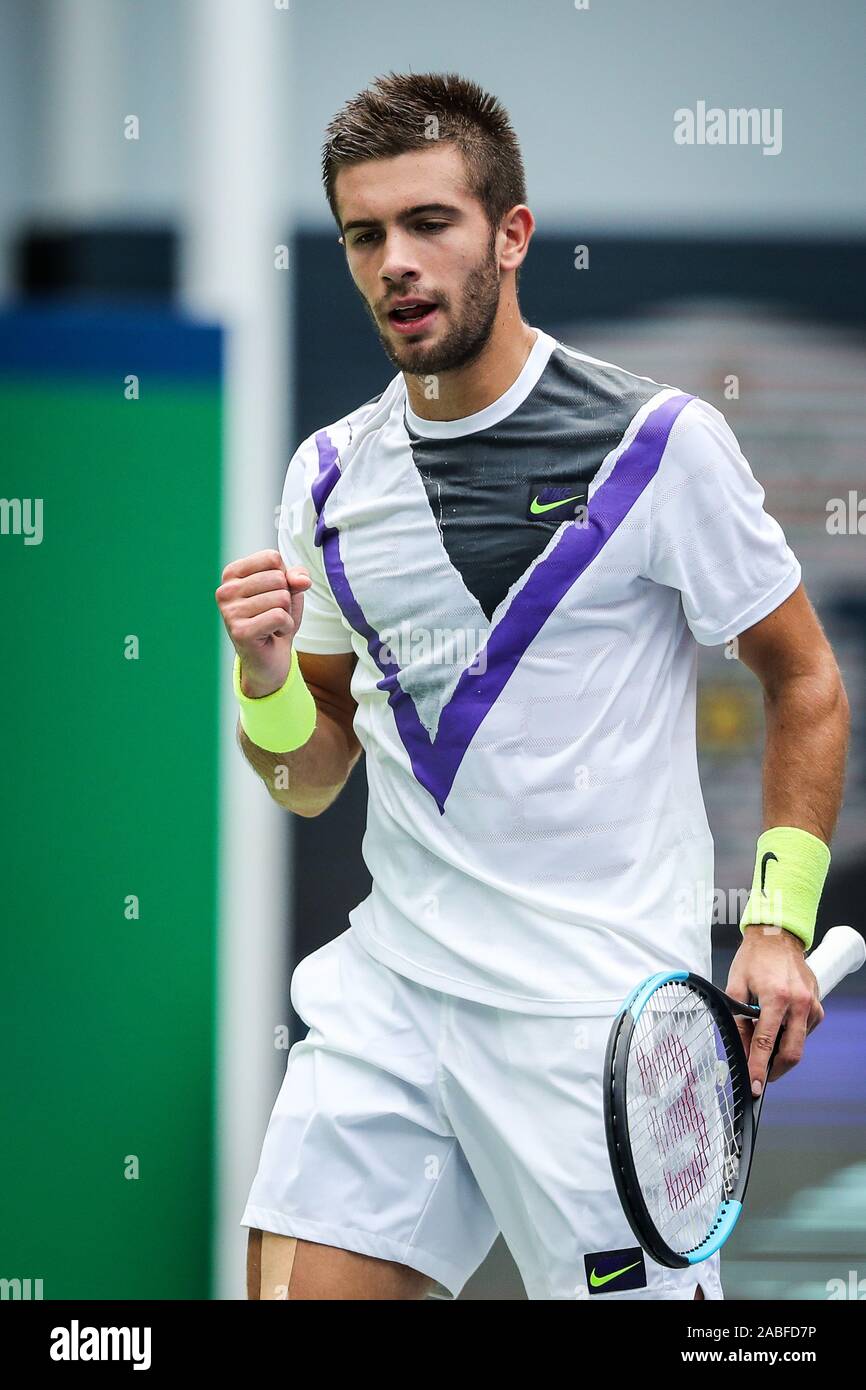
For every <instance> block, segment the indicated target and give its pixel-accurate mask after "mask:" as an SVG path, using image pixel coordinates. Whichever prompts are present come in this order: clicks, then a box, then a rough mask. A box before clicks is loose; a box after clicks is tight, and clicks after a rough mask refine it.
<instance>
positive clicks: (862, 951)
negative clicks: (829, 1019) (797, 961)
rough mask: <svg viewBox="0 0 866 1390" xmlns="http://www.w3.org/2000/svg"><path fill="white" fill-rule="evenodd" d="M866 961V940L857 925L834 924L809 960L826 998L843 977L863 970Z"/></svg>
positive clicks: (821, 995)
mask: <svg viewBox="0 0 866 1390" xmlns="http://www.w3.org/2000/svg"><path fill="white" fill-rule="evenodd" d="M864 961H866V941H864V940H863V938H862V936H861V935H860V933H859V932H858V931H855V930H854V928H853V927H831V928H830V930H829V931H828V932H827V933H826V934H825V936H824V940H823V941H822V942H821V945H820V946H818V947H817V949H816V950H814V951H813V952H812V954H811V955H808V956H807V957H806V964H807V965H808V967H809V969H810V970H811V971H812V973H813V975H814V976H815V978H816V980H817V981H818V998H819V999H823V998H824V996H825V995H826V994H829V993H830V991H831V989H835V988H836V986H837V985H838V983H839V981H840V980H844V978H845V976H846V975H850V974H851V972H852V970H859V969H860V967H861V965H862V964H863V962H864Z"/></svg>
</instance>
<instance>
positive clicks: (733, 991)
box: [725, 966, 755, 1057]
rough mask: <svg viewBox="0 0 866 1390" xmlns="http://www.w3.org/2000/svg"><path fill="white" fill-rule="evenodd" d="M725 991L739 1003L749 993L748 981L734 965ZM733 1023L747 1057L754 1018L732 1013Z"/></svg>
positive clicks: (745, 999) (744, 999)
mask: <svg viewBox="0 0 866 1390" xmlns="http://www.w3.org/2000/svg"><path fill="white" fill-rule="evenodd" d="M725 993H726V994H729V995H730V996H731V998H732V999H738V1000H739V1001H740V1003H741V1004H745V1003H747V1002H748V999H749V994H750V990H749V982H748V979H747V978H746V975H745V972H744V971H742V970H738V969H737V968H736V966H732V967H731V969H730V971H729V972H728V980H727V984H726V985H725ZM734 1023H735V1024H736V1028H737V1032H738V1033H739V1035H740V1042H741V1043H742V1044H743V1051H744V1052H745V1054H746V1056H747V1057H748V1055H749V1050H750V1048H751V1045H752V1034H753V1032H754V1029H755V1023H754V1020H753V1019H751V1018H746V1017H745V1016H744V1015H743V1014H734Z"/></svg>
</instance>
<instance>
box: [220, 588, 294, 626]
mask: <svg viewBox="0 0 866 1390" xmlns="http://www.w3.org/2000/svg"><path fill="white" fill-rule="evenodd" d="M273 608H282V609H284V611H285V612H286V613H288V614H291V611H292V595H291V594H290V593H289V591H288V589H269V590H268V592H267V593H264V594H252V595H251V596H250V597H249V598H240V599H237V600H236V602H235V603H233V604H232V606H231V612H230V613H229V614H228V615H227V616H228V617H230V618H231V620H232V622H233V623H234V624H235V625H237V624H238V623H242V622H244V621H245V620H246V619H248V618H258V617H259V615H260V614H261V613H267V612H269V611H270V610H271V609H273Z"/></svg>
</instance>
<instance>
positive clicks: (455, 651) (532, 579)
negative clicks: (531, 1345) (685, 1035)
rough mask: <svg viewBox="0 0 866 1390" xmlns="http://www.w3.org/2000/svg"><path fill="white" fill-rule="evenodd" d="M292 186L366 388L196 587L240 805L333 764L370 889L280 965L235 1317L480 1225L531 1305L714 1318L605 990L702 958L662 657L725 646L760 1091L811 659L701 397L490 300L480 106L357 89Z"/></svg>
mask: <svg viewBox="0 0 866 1390" xmlns="http://www.w3.org/2000/svg"><path fill="white" fill-rule="evenodd" d="M323 172H324V183H325V189H326V193H327V197H328V201H329V204H330V207H331V210H332V212H333V214H334V217H335V218H336V221H337V224H338V227H339V230H340V244H341V245H342V246H343V247H344V249H345V256H346V263H347V266H348V270H349V273H350V275H351V277H352V280H353V282H354V285H355V287H356V289H357V290H358V293H359V294H360V296H361V299H362V300H363V303H364V305H365V306H366V308H367V310H368V311H369V315H370V319H371V321H372V324H373V328H374V330H375V332H376V334H377V336H378V339H379V342H380V344H381V346H382V348H383V349H384V351H385V354H386V355H387V357H388V358H389V359H390V361H391V363H392V364H393V365H394V367H396V368H397V373H396V375H395V376H394V377H393V378H392V379H391V381H390V382H389V384H388V385H387V386H386V387H385V389H384V390H383V391H382V393H381V394H380V395H379V396H377V397H376V398H375V399H374V400H370V401H367V402H366V403H365V404H363V405H360V406H358V407H357V408H356V409H353V410H351V411H350V412H349V413H348V414H347V415H344V416H342V417H341V418H340V419H338V420H336V421H334V422H333V423H332V424H328V425H325V426H323V427H322V428H321V429H317V430H316V431H315V433H314V434H311V435H310V436H309V438H307V439H305V440H304V441H303V443H302V444H301V445H300V447H299V448H298V450H297V452H296V453H295V455H294V456H293V458H292V459H291V462H290V463H289V467H288V471H287V474H286V481H285V490H284V493H283V498H282V507H281V513H280V518H281V519H280V524H279V531H278V537H279V542H278V543H279V550H278V551H277V550H263V551H260V552H259V553H257V554H254V555H250V556H247V557H246V558H244V559H240V560H236V561H234V562H233V563H232V564H229V565H228V566H227V567H226V569H225V571H224V573H223V582H222V584H221V585H220V587H219V589H218V590H217V595H216V596H217V601H218V604H219V607H220V610H221V613H222V615H223V619H224V621H225V624H226V627H227V630H228V632H229V635H230V637H231V639H232V642H233V643H234V646H235V649H236V653H237V655H236V659H235V666H234V682H235V693H236V695H237V698H238V701H239V704H240V722H241V727H240V730H239V738H240V742H241V745H242V748H243V751H244V753H245V755H246V757H247V759H248V760H249V762H250V764H251V765H252V767H253V768H254V769H255V770H256V771H257V773H259V775H260V776H261V778H262V779H263V781H264V782H265V785H266V787H267V789H268V791H269V793H270V794H271V796H272V797H273V799H274V800H275V801H276V802H277V803H278V804H279V805H280V806H283V807H285V808H286V809H287V810H289V811H292V812H294V813H295V814H296V815H301V816H317V815H319V814H320V813H321V812H322V811H324V810H325V809H326V808H327V807H328V806H329V805H330V804H331V803H332V802H333V800H334V798H335V797H336V796H337V795H338V794H339V792H340V789H341V787H342V786H343V785H344V783H345V782H346V779H347V778H348V777H349V775H350V773H351V771H352V768H353V767H354V765H355V763H356V762H357V760H358V758H359V757H360V755H361V753H362V751H363V752H365V753H366V755H367V756H366V767H367V778H368V782H369V806H368V818H367V828H366V834H365V836H364V840H363V851H364V857H365V859H366V863H367V865H368V867H369V870H370V873H371V875H372V880H373V887H372V891H371V893H370V895H369V897H367V898H366V899H365V900H364V901H363V902H361V903H360V904H359V905H358V906H357V907H356V908H354V909H353V911H352V912H350V914H349V926H348V928H347V929H346V930H345V931H343V932H342V934H341V935H339V936H337V937H336V939H334V940H332V941H330V942H329V943H328V944H327V945H325V946H323V947H322V948H321V949H319V950H317V951H315V952H313V954H312V955H310V956H308V957H307V958H306V959H305V960H303V961H302V962H301V964H300V965H299V966H298V968H297V970H296V971H295V973H294V976H293V978H292V986H291V997H292V1001H293V1003H294V1006H295V1008H296V1009H297V1011H298V1013H299V1014H300V1016H301V1017H302V1018H303V1019H304V1020H305V1021H306V1023H307V1024H308V1025H309V1032H308V1034H307V1035H306V1037H305V1038H304V1039H303V1040H302V1041H300V1042H298V1043H296V1044H295V1046H294V1047H293V1048H292V1050H291V1053H290V1055H289V1059H288V1066H287V1070H286V1076H285V1080H284V1082H283V1084H282V1088H281V1090H280V1092H279V1095H278V1097H277V1100H276V1104H275V1106H274V1109H273V1113H272V1116H271V1119H270V1123H269V1125H268V1129H267V1134H266V1136H265V1140H264V1146H263V1149H262V1154H261V1161H260V1164H259V1168H258V1172H257V1174H256V1177H255V1180H254V1182H253V1185H252V1189H251V1191H250V1194H249V1200H248V1203H247V1206H246V1209H245V1211H244V1213H243V1219H242V1223H241V1224H242V1225H244V1226H247V1227H249V1228H250V1235H249V1247H248V1286H249V1287H248V1292H249V1296H250V1297H251V1298H254V1299H258V1298H261V1299H280V1298H292V1299H298V1298H299V1299H386V1298H389V1299H392V1298H399V1299H403V1298H405V1299H412V1298H422V1297H425V1296H427V1295H428V1293H430V1292H431V1291H432V1290H433V1288H434V1286H435V1285H438V1286H440V1289H441V1290H444V1291H445V1292H446V1294H449V1295H451V1296H453V1297H456V1296H457V1295H458V1294H459V1293H460V1291H461V1289H462V1288H463V1286H464V1284H465V1283H466V1281H467V1279H468V1278H469V1277H470V1275H471V1274H472V1273H473V1271H474V1270H476V1269H477V1268H478V1266H479V1265H480V1264H481V1262H482V1261H483V1259H484V1257H485V1256H486V1255H487V1253H488V1251H489V1249H490V1247H491V1245H492V1244H493V1241H494V1239H495V1237H496V1235H497V1233H498V1232H500V1231H501V1232H502V1234H503V1236H504V1238H505V1240H506V1242H507V1244H508V1246H509V1248H510V1250H511V1252H512V1254H513V1256H514V1259H515V1261H516V1263H517V1266H518V1268H519V1270H520V1273H521V1276H522V1278H523V1281H524V1284H525V1288H526V1292H527V1296H528V1297H529V1298H530V1299H576V1298H577V1299H581V1298H585V1299H588V1300H592V1299H593V1298H602V1299H607V1300H611V1299H648V1300H655V1299H691V1298H700V1297H703V1298H708V1299H719V1298H722V1297H723V1293H722V1285H721V1282H720V1276H719V1267H718V1256H717V1255H716V1256H714V1257H712V1258H711V1259H709V1260H707V1261H706V1262H705V1263H703V1264H701V1265H699V1266H695V1267H692V1268H689V1269H687V1270H682V1271H674V1270H668V1269H664V1268H662V1267H661V1266H659V1265H656V1264H655V1263H654V1262H653V1261H651V1260H650V1259H649V1258H648V1257H646V1256H645V1255H644V1253H643V1251H642V1250H641V1249H640V1247H638V1246H636V1245H635V1241H634V1237H633V1235H632V1234H631V1231H630V1228H629V1226H628V1224H627V1222H626V1219H625V1217H624V1215H623V1212H622V1210H621V1207H620V1204H619V1201H618V1199H617V1195H616V1192H615V1189H614V1185H613V1179H612V1176H611V1172H610V1167H609V1163H608V1158H607V1152H606V1147H605V1135H604V1124H603V1111H602V1090H601V1079H602V1062H603V1056H604V1047H605V1043H606V1040H607V1036H608V1032H609V1029H610V1025H611V1021H612V1018H613V1016H614V1015H615V1014H616V1012H617V1010H618V1008H619V1006H620V1004H621V1002H622V1000H623V998H624V997H625V995H626V994H627V993H628V992H629V991H630V990H631V989H632V987H633V986H634V985H635V984H636V983H637V982H638V981H639V980H640V979H641V978H642V977H644V976H646V975H649V974H652V973H653V972H655V971H660V970H670V969H690V970H694V971H697V972H698V973H700V974H701V975H704V976H709V975H710V974H711V953H710V917H711V911H710V909H711V902H710V899H711V896H712V890H711V888H708V885H712V883H713V844H712V838H711V835H710V830H709V826H708V823H707V818H706V814H705V810H704V804H703V799H702V795H701V789H700V784H699V780H698V771H697V762H696V751H695V683H696V675H695V673H696V659H697V650H698V644H699V643H700V644H701V645H704V646H717V645H718V646H720V645H721V644H725V643H733V642H734V639H736V646H732V647H731V654H732V655H733V654H736V655H738V657H739V660H741V661H743V662H744V663H745V664H746V665H747V666H748V667H749V668H750V670H751V671H753V672H754V674H755V675H756V676H757V678H758V680H759V681H760V682H761V685H762V686H763V693H764V708H765V711H766V729H767V737H766V751H765V754H764V763H763V795H764V829H763V833H762V834H761V837H760V839H759V840H758V844H757V853H756V865H755V882H754V885H753V888H752V893H751V896H750V898H749V901H748V905H747V907H746V910H745V913H744V915H743V918H742V923H741V928H742V934H743V940H742V944H741V945H740V948H739V950H738V952H737V954H736V957H735V960H734V963H733V966H732V969H731V972H730V975H729V978H728V981H727V989H728V990H729V991H730V992H731V993H732V994H733V995H734V996H736V997H737V998H740V999H744V1000H745V999H748V998H749V996H750V995H751V996H753V997H754V998H756V999H758V1000H759V1001H760V1003H761V1006H762V1014H761V1020H760V1023H759V1024H758V1025H757V1026H755V1027H754V1032H753V1034H752V1035H751V1036H750V1037H749V1038H747V1042H748V1044H749V1046H750V1072H751V1076H752V1079H753V1084H754V1085H755V1086H760V1084H761V1082H762V1081H763V1080H764V1078H765V1073H766V1066H767V1059H768V1057H769V1054H770V1051H771V1048H772V1044H773V1042H774V1040H775V1036H776V1034H777V1031H778V1030H779V1028H780V1027H781V1026H782V1025H784V1034H783V1041H782V1043H781V1047H780V1050H779V1053H778V1057H777V1060H776V1062H775V1064H774V1066H773V1071H772V1074H771V1076H770V1080H774V1079H775V1078H776V1077H779V1076H781V1075H782V1074H783V1073H785V1072H786V1071H788V1070H789V1069H790V1068H791V1067H793V1066H794V1065H795V1064H796V1063H797V1062H798V1061H799V1059H800V1058H801V1056H802V1053H803V1044H804V1039H805V1037H806V1035H807V1033H808V1032H809V1031H810V1030H811V1029H812V1028H814V1027H815V1026H816V1024H817V1023H819V1022H820V1020H821V1018H822V1010H821V1006H820V1003H819V1002H818V999H817V994H816V985H815V979H814V976H813V975H812V972H811V971H810V970H809V968H808V965H807V964H806V963H805V961H804V953H805V951H806V949H807V948H808V946H809V945H810V944H811V939H812V933H813V931H814V925H815V915H816V909H817V905H818V900H819V896H820V893H821V889H822V887H823V883H824V878H825V875H826V871H827V866H828V863H829V858H830V855H829V850H828V844H829V842H830V839H831V834H832V831H833V828H834V824H835V821H836V817H837V814H838V811H839V807H840V801H841V792H842V782H843V767H844V759H845V748H846V741H847V729H848V708H847V701H846V696H845V692H844V689H843V685H842V681H841V679H840V675H839V671H838V668H837V664H836V661H835V659H834V656H833V653H832V651H831V649H830V647H829V645H828V643H827V640H826V638H825V636H824V634H823V632H822V629H821V627H820V625H819V622H818V620H817V618H816V616H815V613H814V611H813V609H812V607H811V605H810V603H809V600H808V598H807V597H806V594H805V592H804V588H803V584H802V580H801V573H800V565H799V563H798V561H797V559H796V558H795V556H794V555H793V554H792V552H791V550H790V549H789V547H788V545H787V544H786V541H785V537H784V535H783V533H782V530H781V528H780V527H779V525H778V524H777V522H776V521H775V520H774V519H773V518H772V517H770V516H769V515H768V514H767V513H766V511H765V510H764V507H763V501H764V492H763V489H762V488H761V486H760V485H759V483H758V482H757V481H756V479H755V477H754V475H753V473H752V471H751V469H750V466H749V464H748V463H747V462H746V459H745V458H744V457H743V455H742V453H741V452H740V449H739V447H738V444H737V440H736V439H735V437H734V435H733V434H732V432H731V430H730V428H729V427H728V425H727V424H726V422H725V419H724V417H723V416H722V415H721V414H720V413H719V411H718V410H716V409H715V408H714V407H713V406H712V405H710V404H708V403H707V402H706V401H704V400H702V399H700V397H696V396H692V395H690V394H688V393H687V392H685V391H682V390H679V389H678V388H676V387H673V386H668V385H664V384H661V383H659V382H656V381H653V380H651V379H650V378H649V377H645V376H638V375H634V374H633V373H631V372H629V371H626V370H624V369H623V368H621V367H617V366H614V365H612V364H611V363H609V362H603V361H599V360H597V359H596V358H594V357H590V356H587V355H586V354H584V353H583V352H579V351H577V350H576V349H574V348H572V347H569V346H566V345H565V344H563V343H561V342H558V341H557V340H555V339H554V338H553V337H551V336H550V335H549V334H548V333H546V332H545V331H544V330H543V329H540V328H534V327H531V326H530V325H529V324H528V323H526V322H525V321H524V319H523V318H522V317H521V313H520V309H519V306H518V298H517V277H518V271H519V268H520V266H521V264H522V262H523V260H524V257H525V256H526V254H527V252H528V249H529V242H530V238H531V236H532V233H533V229H534V225H535V224H534V219H533V216H532V213H531V212H530V210H529V208H528V207H527V206H526V190H525V184H524V175H523V167H522V161H521V155H520V150H519V146H518V143H517V140H516V138H515V135H514V132H513V129H512V127H511V125H510V123H509V119H508V116H507V114H506V112H505V111H504V110H503V108H502V106H501V105H500V103H499V102H498V101H497V100H496V99H495V98H494V97H493V96H491V95H489V94H488V93H485V92H484V91H482V90H481V89H480V88H479V87H478V86H477V85H475V84H474V83H472V82H469V81H466V80H463V79H462V78H460V77H458V76H455V75H436V74H432V75H431V74H418V75H416V74H412V75H398V74H390V75H389V76H388V77H386V78H380V79H378V80H377V81H376V82H375V84H374V85H373V86H372V87H371V88H370V89H369V90H366V91H364V92H362V93H360V94H359V95H358V96H357V97H355V98H354V99H353V100H351V101H350V102H348V104H347V105H346V106H345V107H344V108H343V109H342V110H341V111H340V112H339V114H338V115H337V116H336V117H335V118H334V120H333V121H332V122H331V124H330V126H329V128H328V132H327V140H326V144H325V148H324V164H323ZM569 273H570V271H569V267H568V266H564V267H563V276H564V277H565V276H567V275H568V274H569ZM753 776H754V777H755V778H757V777H759V776H761V769H760V768H759V767H757V766H756V767H755V768H754V769H753ZM331 853H332V859H333V864H334V871H335V872H338V871H339V867H338V866H339V858H340V846H339V845H338V844H335V845H333V847H332V851H331ZM750 1026H751V1025H750ZM696 1123H699V1117H696Z"/></svg>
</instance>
